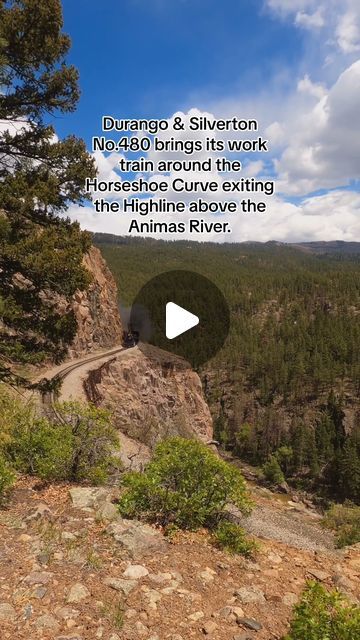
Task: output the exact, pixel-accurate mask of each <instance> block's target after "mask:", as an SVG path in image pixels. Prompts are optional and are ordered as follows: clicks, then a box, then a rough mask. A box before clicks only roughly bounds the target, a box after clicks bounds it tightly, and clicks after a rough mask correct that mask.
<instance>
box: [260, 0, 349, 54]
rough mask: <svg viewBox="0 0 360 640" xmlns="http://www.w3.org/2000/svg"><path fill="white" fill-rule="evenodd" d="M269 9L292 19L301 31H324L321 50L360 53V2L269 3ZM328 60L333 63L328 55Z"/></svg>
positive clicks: (303, 0)
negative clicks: (334, 49)
mask: <svg viewBox="0 0 360 640" xmlns="http://www.w3.org/2000/svg"><path fill="white" fill-rule="evenodd" d="M265 6H266V7H267V8H268V9H270V10H271V11H272V12H273V13H275V15H277V16H279V17H282V18H283V19H290V20H291V21H292V22H293V23H294V24H295V25H296V26H297V27H299V28H303V29H308V30H313V31H314V30H315V31H316V32H317V37H318V32H319V31H323V40H322V41H321V40H318V42H317V44H318V51H319V52H320V51H321V48H322V47H324V48H327V49H329V48H330V49H333V48H336V49H337V50H338V51H339V50H340V52H341V53H343V54H345V55H349V54H352V53H356V52H357V51H359V50H360V3H359V0H341V1H340V0H323V2H321V3H320V5H319V2H318V0H265ZM327 59H328V60H329V59H330V60H333V58H332V56H330V57H329V54H328V55H327Z"/></svg>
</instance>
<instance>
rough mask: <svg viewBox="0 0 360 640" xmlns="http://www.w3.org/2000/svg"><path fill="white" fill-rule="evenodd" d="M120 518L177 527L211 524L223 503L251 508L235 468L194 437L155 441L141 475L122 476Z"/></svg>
mask: <svg viewBox="0 0 360 640" xmlns="http://www.w3.org/2000/svg"><path fill="white" fill-rule="evenodd" d="M122 483H123V486H124V487H125V492H124V494H123V495H122V497H121V499H120V504H119V507H120V511H121V513H122V514H123V515H124V516H127V517H130V518H134V517H139V516H142V517H143V518H145V519H146V520H148V521H150V522H154V523H158V524H161V525H163V526H168V525H169V524H173V525H177V526H178V527H180V528H182V529H198V528H199V527H202V526H208V527H213V526H214V525H216V524H217V522H218V521H219V520H220V519H221V517H222V514H223V512H224V508H225V505H226V504H227V503H230V502H232V503H233V504H235V505H236V506H237V507H238V508H239V509H240V510H241V511H242V512H248V511H249V509H250V506H251V503H250V500H249V498H248V494H247V490H246V484H245V481H244V479H243V477H242V475H241V473H240V471H239V470H238V469H237V468H236V467H233V466H231V465H229V464H227V463H226V462H224V461H223V460H221V459H220V458H219V457H217V456H216V455H215V454H214V453H212V452H211V451H210V450H209V449H208V448H207V447H206V446H205V445H203V444H201V443H199V442H196V441H194V440H185V439H183V438H170V439H168V440H166V441H164V442H162V443H160V444H159V445H158V446H157V447H156V449H155V453H154V456H153V459H152V461H151V462H150V463H149V464H148V466H147V468H146V469H145V471H144V473H138V472H132V473H128V474H125V476H124V477H123V481H122Z"/></svg>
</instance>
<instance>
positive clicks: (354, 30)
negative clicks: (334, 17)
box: [336, 9, 360, 53]
mask: <svg viewBox="0 0 360 640" xmlns="http://www.w3.org/2000/svg"><path fill="white" fill-rule="evenodd" d="M359 25H360V9H359V13H356V12H355V11H348V12H347V13H345V14H344V15H343V16H342V17H341V18H340V20H339V23H338V26H337V29H336V36H337V43H338V45H339V47H340V49H341V50H342V51H343V52H344V53H354V52H356V51H359V50H360V26H359Z"/></svg>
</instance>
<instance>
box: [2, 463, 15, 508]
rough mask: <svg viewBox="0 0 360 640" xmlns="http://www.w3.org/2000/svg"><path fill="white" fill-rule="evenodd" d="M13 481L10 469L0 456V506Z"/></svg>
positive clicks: (13, 477)
mask: <svg viewBox="0 0 360 640" xmlns="http://www.w3.org/2000/svg"><path fill="white" fill-rule="evenodd" d="M14 481H15V475H14V473H13V471H12V470H11V468H10V465H9V463H8V462H7V460H5V458H4V457H3V456H2V455H1V454H0V504H2V503H3V501H4V499H5V498H6V495H7V493H8V491H9V489H10V488H11V487H12V485H13V484H14Z"/></svg>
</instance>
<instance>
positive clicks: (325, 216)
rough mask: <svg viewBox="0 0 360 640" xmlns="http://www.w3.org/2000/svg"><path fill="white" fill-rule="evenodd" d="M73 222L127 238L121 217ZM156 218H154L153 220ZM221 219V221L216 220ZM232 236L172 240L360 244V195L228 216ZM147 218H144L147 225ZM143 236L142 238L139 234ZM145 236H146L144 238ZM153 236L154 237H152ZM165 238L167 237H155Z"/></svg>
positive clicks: (336, 194)
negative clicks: (351, 242)
mask: <svg viewBox="0 0 360 640" xmlns="http://www.w3.org/2000/svg"><path fill="white" fill-rule="evenodd" d="M68 213H69V215H70V217H71V218H72V219H76V220H79V222H80V224H81V226H82V227H83V228H84V229H88V230H89V231H93V232H102V233H104V232H106V233H114V234H116V235H127V234H128V226H129V217H128V216H125V215H124V214H122V213H119V214H115V213H109V214H96V213H95V212H94V210H93V209H92V207H86V208H80V207H72V208H71V209H70V210H69V212H68ZM154 218H155V216H154ZM165 219H166V220H167V221H168V222H176V221H178V220H179V216H178V215H177V216H175V215H173V216H172V215H167V216H162V217H160V216H158V217H157V218H156V220H159V221H164V220H165ZM217 219H220V218H217ZM227 219H229V221H230V223H231V227H232V235H231V236H230V235H228V234H224V235H220V236H219V235H215V234H213V235H211V234H205V233H204V234H196V235H194V234H191V235H190V234H189V233H185V234H177V235H173V234H171V235H169V236H167V238H168V239H169V240H175V239H176V240H181V239H188V240H200V241H214V242H225V241H226V242H229V240H231V241H232V242H244V241H251V240H254V241H257V242H267V241H268V240H277V241H279V242H306V241H314V240H323V241H326V240H328V241H330V240H344V241H351V240H359V238H360V194H359V193H355V192H352V191H344V190H337V191H333V192H330V193H328V194H325V195H321V196H316V197H313V198H306V199H304V200H303V201H302V202H300V203H299V204H293V203H290V202H285V201H284V200H282V199H280V198H275V199H274V200H273V201H272V202H271V203H270V205H269V209H268V212H267V213H266V214H262V215H253V216H252V215H248V214H234V215H233V216H232V217H230V216H228V217H227ZM146 220H147V218H146V217H145V218H143V221H146ZM140 235H141V234H140ZM143 235H146V234H143ZM151 235H153V234H151ZM154 237H157V238H164V234H162V233H161V234H160V233H158V234H154Z"/></svg>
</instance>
